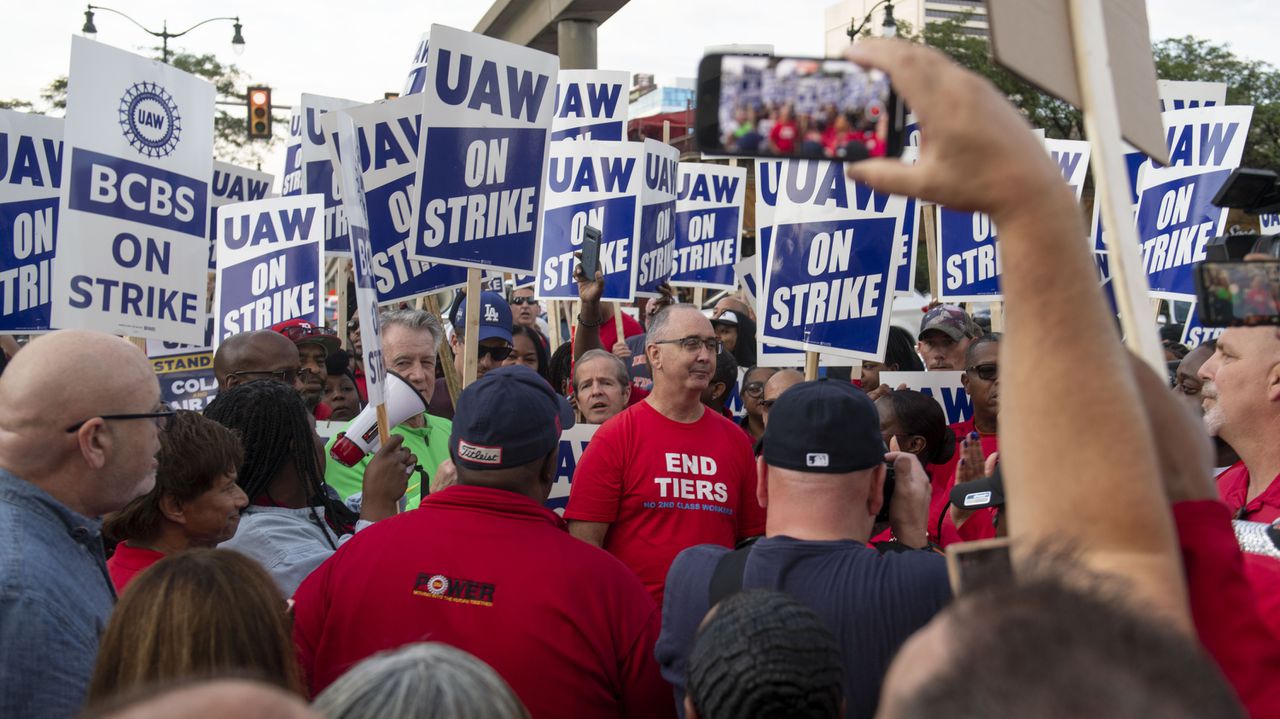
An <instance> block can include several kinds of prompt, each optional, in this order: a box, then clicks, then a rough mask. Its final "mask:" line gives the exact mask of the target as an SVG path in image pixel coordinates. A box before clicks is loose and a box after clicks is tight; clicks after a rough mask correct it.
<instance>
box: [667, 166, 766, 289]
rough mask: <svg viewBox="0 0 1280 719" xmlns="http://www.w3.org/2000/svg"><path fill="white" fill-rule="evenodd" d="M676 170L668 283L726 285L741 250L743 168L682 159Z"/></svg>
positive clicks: (744, 193)
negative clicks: (672, 261)
mask: <svg viewBox="0 0 1280 719" xmlns="http://www.w3.org/2000/svg"><path fill="white" fill-rule="evenodd" d="M677 175H678V177H679V182H678V184H677V188H678V190H677V193H676V248H675V255H674V257H675V264H674V265H673V266H672V270H671V280H670V281H671V285H672V286H673V287H706V288H708V289H717V290H732V289H734V287H735V286H736V283H735V280H736V279H737V278H736V277H735V276H734V270H733V268H734V266H735V265H736V264H737V263H738V258H739V255H740V254H741V251H742V214H743V212H742V210H743V204H744V203H745V201H746V196H747V168H745V167H732V166H728V165H712V164H702V163H693V162H683V163H680V165H679V171H678V173H677Z"/></svg>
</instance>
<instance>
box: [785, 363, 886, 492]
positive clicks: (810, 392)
mask: <svg viewBox="0 0 1280 719" xmlns="http://www.w3.org/2000/svg"><path fill="white" fill-rule="evenodd" d="M762 443H763V445H764V446H763V450H764V451H763V453H762V454H763V456H764V461H765V463H766V464H768V465H769V466H771V467H782V468H783V469H792V470H795V471H797V472H818V473H821V474H844V473H847V472H856V471H858V470H860V469H867V468H868V467H874V466H876V465H877V464H884V454H885V448H884V437H883V435H881V434H880V413H879V412H877V411H876V406H875V403H874V402H872V401H871V400H870V399H868V398H867V393H866V392H863V391H862V390H860V389H858V388H857V387H854V386H853V385H852V384H850V383H848V382H844V381H840V380H831V379H826V378H823V379H820V380H816V381H813V382H801V383H800V384H797V385H795V386H793V387H789V388H788V389H787V390H786V391H785V392H783V393H782V394H781V395H780V396H779V397H778V399H777V401H775V402H774V403H773V407H771V408H770V409H769V426H768V427H766V428H765V431H764V437H763V438H762Z"/></svg>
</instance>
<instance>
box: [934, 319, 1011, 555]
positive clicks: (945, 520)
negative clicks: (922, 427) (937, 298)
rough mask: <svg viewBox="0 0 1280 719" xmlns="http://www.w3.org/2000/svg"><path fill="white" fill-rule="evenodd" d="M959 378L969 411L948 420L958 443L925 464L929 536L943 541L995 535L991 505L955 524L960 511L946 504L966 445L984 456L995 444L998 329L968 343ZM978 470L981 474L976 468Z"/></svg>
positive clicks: (997, 446) (944, 542)
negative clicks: (939, 460) (942, 458)
mask: <svg viewBox="0 0 1280 719" xmlns="http://www.w3.org/2000/svg"><path fill="white" fill-rule="evenodd" d="M960 383H961V384H962V385H964V390H965V392H966V393H967V394H968V395H969V401H970V402H972V403H973V416H972V417H970V418H969V419H967V420H965V421H963V422H956V423H955V424H953V425H951V431H953V432H955V434H956V439H957V440H958V441H960V442H961V446H960V447H958V448H957V451H956V453H955V454H954V455H953V456H952V457H951V460H950V461H949V462H947V463H946V464H940V465H936V466H933V467H930V472H929V474H930V479H931V482H932V484H933V491H932V499H930V501H929V527H928V529H929V539H930V541H933V542H935V543H937V544H941V545H943V546H946V545H948V544H951V543H953V542H960V541H966V542H967V541H973V540H976V539H990V538H992V537H994V536H996V528H995V524H994V523H993V519H994V517H995V510H994V509H992V508H988V509H981V510H978V511H977V512H974V513H973V514H972V515H970V516H968V517H967V518H965V519H962V520H961V521H960V523H959V524H957V523H956V517H957V516H963V515H962V514H961V513H960V512H959V511H956V512H951V511H950V510H949V507H950V503H951V489H952V488H953V487H955V485H956V470H957V469H958V467H959V464H960V458H961V457H963V456H964V454H965V452H964V449H965V447H966V445H968V444H971V443H975V442H976V443H978V444H979V445H980V446H981V448H982V456H983V457H989V456H991V454H992V453H993V452H996V451H997V450H999V448H1000V442H999V437H998V436H997V431H998V429H999V427H998V424H997V421H996V420H997V416H998V414H999V412H1000V336H999V335H983V336H982V337H979V338H977V339H975V340H973V342H972V343H970V344H969V348H968V351H966V352H965V356H964V374H963V375H962V376H961V377H960ZM977 474H978V475H979V476H980V475H981V472H978V473H977Z"/></svg>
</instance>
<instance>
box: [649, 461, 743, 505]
mask: <svg viewBox="0 0 1280 719" xmlns="http://www.w3.org/2000/svg"><path fill="white" fill-rule="evenodd" d="M664 456H665V457H666V469H667V471H668V472H671V473H672V474H682V475H686V476H683V477H654V478H653V482H654V484H656V485H657V486H658V496H659V497H664V498H665V497H670V498H672V499H692V500H696V501H707V502H727V501H729V486H728V485H727V484H725V483H724V482H715V481H712V480H710V479H696V477H714V476H715V475H716V473H717V467H716V461H715V460H714V459H712V458H710V457H702V456H699V455H696V454H680V453H678V452H667V453H666V455H664ZM688 475H694V476H692V477H691V476H688ZM646 504H648V505H650V506H656V507H657V508H658V509H664V508H667V507H663V506H662V503H656V504H655V503H653V502H647V503H646ZM671 506H673V505H670V504H668V507H671ZM676 508H677V509H708V510H712V511H717V512H728V513H732V512H733V510H731V509H727V508H725V507H710V506H706V505H693V506H687V505H686V506H680V507H676Z"/></svg>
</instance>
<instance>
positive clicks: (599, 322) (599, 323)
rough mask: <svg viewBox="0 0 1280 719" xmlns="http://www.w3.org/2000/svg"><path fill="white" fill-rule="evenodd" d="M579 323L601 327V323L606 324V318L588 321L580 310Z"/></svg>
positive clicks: (585, 325) (584, 325)
mask: <svg viewBox="0 0 1280 719" xmlns="http://www.w3.org/2000/svg"><path fill="white" fill-rule="evenodd" d="M578 324H580V325H582V326H583V327H599V326H600V325H602V324H604V319H603V318H602V319H599V320H596V321H595V322H594V323H591V322H588V321H586V320H584V319H582V313H581V312H579V313H578Z"/></svg>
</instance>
